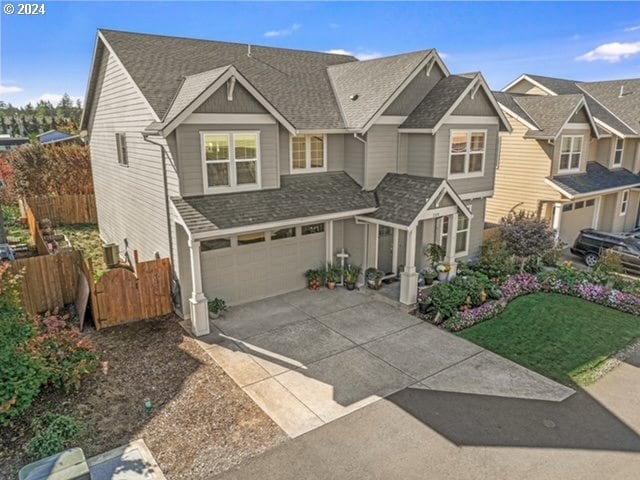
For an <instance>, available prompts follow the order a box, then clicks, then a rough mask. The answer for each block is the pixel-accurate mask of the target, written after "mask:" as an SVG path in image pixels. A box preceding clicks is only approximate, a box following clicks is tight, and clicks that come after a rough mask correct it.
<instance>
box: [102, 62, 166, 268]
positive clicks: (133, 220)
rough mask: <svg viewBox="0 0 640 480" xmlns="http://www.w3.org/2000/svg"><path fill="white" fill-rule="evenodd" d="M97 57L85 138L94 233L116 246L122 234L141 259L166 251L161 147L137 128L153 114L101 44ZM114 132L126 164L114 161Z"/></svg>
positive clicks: (129, 250) (143, 127)
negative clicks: (122, 141)
mask: <svg viewBox="0 0 640 480" xmlns="http://www.w3.org/2000/svg"><path fill="white" fill-rule="evenodd" d="M101 61H102V65H101V67H100V71H101V72H103V74H102V75H101V78H99V79H98V84H97V85H98V86H97V89H96V94H95V96H96V98H95V101H94V105H95V108H94V110H93V112H92V113H93V117H92V118H93V120H92V122H91V142H90V148H91V158H92V161H91V164H92V171H93V179H94V186H95V193H96V204H97V211H98V222H99V226H100V235H101V236H102V238H103V239H104V241H106V242H113V243H117V244H119V245H120V249H121V252H124V251H125V239H126V242H127V244H128V252H129V253H131V252H132V251H133V250H138V252H139V254H140V258H141V259H143V260H148V259H151V258H153V256H154V254H155V252H158V253H159V254H160V255H161V256H163V257H166V256H169V254H170V252H169V239H168V236H169V233H168V226H167V214H166V208H165V200H164V199H165V192H164V183H163V175H162V156H161V150H160V147H158V146H156V145H152V144H150V143H148V142H146V141H145V140H144V139H143V137H142V135H141V133H140V132H142V131H143V130H144V129H145V127H146V126H147V125H148V124H149V123H150V122H152V121H154V120H155V117H154V115H153V113H152V111H151V109H150V108H149V106H148V105H147V103H146V102H145V100H144V99H143V97H142V96H141V94H140V93H139V91H138V90H137V89H136V88H135V86H134V85H133V83H132V82H131V81H130V79H129V77H128V76H127V75H126V73H125V71H124V70H123V68H122V67H121V65H120V63H119V62H118V61H117V59H116V58H115V57H114V56H113V55H110V54H108V52H107V50H106V49H105V51H104V55H103V56H102V60H101ZM117 132H123V133H126V142H127V149H128V160H129V166H128V167H125V166H122V165H120V164H119V163H118V158H117V150H116V139H115V134H116V133H117ZM159 143H163V142H162V141H161V142H159ZM163 144H164V146H165V147H166V143H163ZM171 163H172V162H171V158H169V159H168V161H167V182H168V191H169V195H175V194H176V193H177V192H178V185H177V176H176V172H175V171H174V169H173V168H172V166H171Z"/></svg>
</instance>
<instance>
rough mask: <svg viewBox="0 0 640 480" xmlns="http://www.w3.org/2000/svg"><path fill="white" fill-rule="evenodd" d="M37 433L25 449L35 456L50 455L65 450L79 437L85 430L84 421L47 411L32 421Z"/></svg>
mask: <svg viewBox="0 0 640 480" xmlns="http://www.w3.org/2000/svg"><path fill="white" fill-rule="evenodd" d="M31 427H32V428H33V430H34V432H35V435H34V436H33V438H32V439H31V440H30V441H29V443H27V445H25V447H24V450H25V452H27V453H28V454H29V455H31V456H34V457H39V458H42V457H48V456H50V455H54V454H56V453H59V452H61V451H63V450H64V449H65V448H67V446H68V445H69V442H71V441H72V440H75V439H76V438H78V437H79V436H80V435H81V434H82V432H83V430H84V425H83V424H82V422H80V421H78V420H76V419H75V418H73V417H69V416H68V415H59V414H56V413H45V414H44V415H42V416H40V417H36V418H34V419H33V422H31Z"/></svg>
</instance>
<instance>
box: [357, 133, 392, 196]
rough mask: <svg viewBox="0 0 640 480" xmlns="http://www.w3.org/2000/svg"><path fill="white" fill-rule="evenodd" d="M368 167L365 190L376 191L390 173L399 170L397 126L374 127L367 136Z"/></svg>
mask: <svg viewBox="0 0 640 480" xmlns="http://www.w3.org/2000/svg"><path fill="white" fill-rule="evenodd" d="M366 162H367V165H366V168H365V173H366V176H367V178H366V180H365V185H364V187H365V189H367V190H371V189H374V188H375V187H376V186H377V185H378V183H380V180H382V178H383V177H384V176H385V175H386V174H387V173H389V172H393V173H395V172H396V171H397V169H398V128H397V127H396V126H395V125H374V126H373V127H371V129H370V130H369V133H368V134H367V159H366Z"/></svg>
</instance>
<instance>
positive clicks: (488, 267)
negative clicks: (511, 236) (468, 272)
mask: <svg viewBox="0 0 640 480" xmlns="http://www.w3.org/2000/svg"><path fill="white" fill-rule="evenodd" d="M473 269H474V270H476V271H479V272H481V273H483V274H485V275H486V276H487V277H489V278H491V279H496V280H504V279H506V278H507V277H508V276H509V275H512V274H514V273H515V272H516V267H515V265H514V264H513V255H512V254H511V252H510V251H509V249H508V248H507V244H506V243H505V241H504V240H503V239H502V237H500V236H497V237H492V238H489V239H488V240H486V241H485V242H484V245H483V246H482V254H481V255H480V258H479V259H478V262H477V263H476V264H475V265H474V266H473Z"/></svg>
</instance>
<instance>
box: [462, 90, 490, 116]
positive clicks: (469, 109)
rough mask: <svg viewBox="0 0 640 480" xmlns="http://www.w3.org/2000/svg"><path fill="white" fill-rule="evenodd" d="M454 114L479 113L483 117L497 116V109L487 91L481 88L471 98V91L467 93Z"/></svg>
mask: <svg viewBox="0 0 640 480" xmlns="http://www.w3.org/2000/svg"><path fill="white" fill-rule="evenodd" d="M452 115H477V116H482V117H495V116H496V110H495V108H494V107H493V104H492V103H491V100H489V97H488V96H487V94H486V92H485V91H484V90H482V89H479V90H478V91H477V93H476V95H475V97H473V99H472V98H471V93H468V94H467V95H465V97H464V98H463V99H462V101H461V102H460V104H459V105H458V106H457V107H456V108H455V110H454V111H453V113H452Z"/></svg>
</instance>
